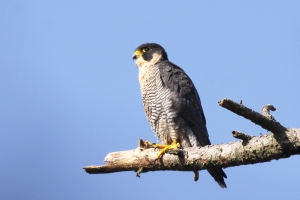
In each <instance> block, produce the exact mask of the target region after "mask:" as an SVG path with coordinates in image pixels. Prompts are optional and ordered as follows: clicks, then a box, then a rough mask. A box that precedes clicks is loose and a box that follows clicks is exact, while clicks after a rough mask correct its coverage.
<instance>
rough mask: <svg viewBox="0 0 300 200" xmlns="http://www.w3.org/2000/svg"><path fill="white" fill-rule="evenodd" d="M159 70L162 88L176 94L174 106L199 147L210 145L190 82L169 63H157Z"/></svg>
mask: <svg viewBox="0 0 300 200" xmlns="http://www.w3.org/2000/svg"><path fill="white" fill-rule="evenodd" d="M159 70H160V76H161V79H162V82H163V84H164V87H167V88H169V89H170V90H171V91H172V92H173V93H175V94H176V98H175V99H174V104H175V105H174V106H176V107H177V109H178V110H179V114H180V115H181V117H182V118H183V119H184V120H185V122H186V124H187V125H188V127H189V128H190V129H191V130H192V132H193V134H194V135H195V136H196V138H197V140H198V141H199V143H200V145H201V146H205V145H210V144H211V143H210V141H209V138H208V132H207V129H206V119H205V116H204V113H203V109H202V106H201V102H200V98H199V95H198V92H197V90H196V88H195V86H194V84H193V82H192V80H191V79H190V78H189V77H188V75H187V74H186V73H185V72H184V71H183V70H182V69H181V68H180V67H178V66H176V65H175V64H173V63H171V62H169V61H164V62H161V63H159Z"/></svg>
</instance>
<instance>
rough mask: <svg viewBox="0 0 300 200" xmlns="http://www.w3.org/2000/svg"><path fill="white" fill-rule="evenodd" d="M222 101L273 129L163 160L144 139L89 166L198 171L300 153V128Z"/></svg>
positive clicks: (102, 169)
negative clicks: (103, 163)
mask: <svg viewBox="0 0 300 200" xmlns="http://www.w3.org/2000/svg"><path fill="white" fill-rule="evenodd" d="M219 105H220V106H222V107H225V108H227V109H229V110H231V111H232V112H234V113H236V114H238V115H241V116H243V117H245V118H246V119H249V120H251V121H252V122H254V123H256V124H258V125H260V126H261V127H263V128H265V129H268V130H271V131H272V132H274V134H273V133H269V134H266V135H261V136H257V137H254V136H249V135H246V134H244V133H241V132H237V131H235V132H234V133H235V135H236V137H237V138H239V139H242V141H237V142H231V143H226V144H218V145H209V146H205V147H201V148H199V147H194V148H184V149H178V150H172V151H168V152H167V153H165V154H164V155H163V156H162V157H161V158H160V159H159V160H156V156H157V154H158V152H159V150H157V149H153V148H148V147H147V146H145V144H147V143H146V142H144V141H143V140H139V147H138V148H137V149H135V150H128V151H120V152H113V153H109V154H108V155H107V156H106V158H105V160H104V161H106V162H108V163H107V164H106V165H103V166H86V167H84V170H85V171H86V172H87V173H90V174H104V173H113V172H122V171H136V172H137V176H138V177H139V176H140V174H141V173H144V172H148V171H159V170H175V171H197V170H203V169H207V168H215V167H218V168H220V167H222V168H223V167H233V166H239V165H247V164H255V163H261V162H268V161H271V160H274V159H281V158H287V157H289V156H291V155H295V154H299V153H300V129H290V128H286V127H283V126H282V125H281V124H280V123H278V122H276V121H273V120H271V119H268V118H266V117H264V116H262V115H261V114H259V113H257V112H255V111H253V110H251V109H249V108H247V107H245V106H243V105H241V104H238V103H235V102H233V101H231V100H229V99H223V100H221V101H220V102H219Z"/></svg>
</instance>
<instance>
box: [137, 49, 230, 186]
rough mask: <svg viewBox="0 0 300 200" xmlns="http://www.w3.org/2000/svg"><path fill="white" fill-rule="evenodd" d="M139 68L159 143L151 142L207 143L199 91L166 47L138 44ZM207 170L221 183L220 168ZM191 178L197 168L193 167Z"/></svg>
mask: <svg viewBox="0 0 300 200" xmlns="http://www.w3.org/2000/svg"><path fill="white" fill-rule="evenodd" d="M132 58H133V60H134V61H135V64H136V66H137V67H138V69H139V74H138V78H139V83H140V90H141V96H142V103H143V106H144V110H145V114H146V117H147V119H148V122H149V123H150V125H151V128H152V129H153V131H154V134H155V135H156V137H157V139H158V140H159V141H160V142H161V144H155V143H153V146H155V147H158V148H160V149H162V150H161V151H160V153H159V154H158V156H157V158H159V157H160V156H162V155H163V154H164V152H165V151H166V150H169V149H178V148H180V147H183V148H184V147H203V146H206V145H210V144H211V143H210V140H209V135H208V132H207V128H206V119H205V116H204V112H203V109H202V105H201V101H200V97H199V95H198V92H197V90H196V88H195V86H194V84H193V82H192V80H191V79H190V77H189V76H188V75H187V74H186V73H185V72H184V71H183V69H181V68H180V67H179V66H177V65H175V64H174V63H172V62H170V61H169V59H168V55H167V52H166V51H165V49H164V48H163V47H162V46H161V45H159V44H156V43H145V44H141V45H139V46H138V47H137V48H136V49H135V50H134V53H133V56H132ZM207 171H208V172H209V173H210V174H211V176H212V177H213V178H214V179H215V181H216V182H217V183H218V184H219V185H220V186H221V187H222V188H227V186H226V184H225V181H224V178H227V176H226V174H225V172H224V171H223V170H222V168H209V169H207ZM194 173H195V177H194V180H195V181H196V180H198V177H199V174H198V173H199V172H198V171H197V170H196V171H194Z"/></svg>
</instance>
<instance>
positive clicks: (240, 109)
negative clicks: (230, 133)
mask: <svg viewBox="0 0 300 200" xmlns="http://www.w3.org/2000/svg"><path fill="white" fill-rule="evenodd" d="M218 103H219V105H220V106H222V107H224V108H226V109H228V110H230V111H232V112H234V113H235V114H237V115H240V116H242V117H244V118H246V119H249V120H251V121H252V122H253V123H255V124H258V125H260V126H261V127H262V128H264V129H267V130H269V131H271V132H273V133H275V134H276V133H282V132H283V131H286V128H285V127H284V126H282V125H281V124H280V123H279V122H276V121H273V120H270V119H268V118H267V117H265V116H263V115H261V114H259V113H258V112H255V111H254V110H252V109H249V108H247V107H245V106H244V105H242V104H238V103H236V102H234V101H232V100H230V99H227V98H225V99H222V100H221V101H219V102H218Z"/></svg>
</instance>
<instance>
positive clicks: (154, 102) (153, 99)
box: [139, 66, 164, 125]
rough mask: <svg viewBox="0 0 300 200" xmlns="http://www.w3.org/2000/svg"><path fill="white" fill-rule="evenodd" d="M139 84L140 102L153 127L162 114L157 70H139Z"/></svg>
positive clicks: (161, 91) (161, 90) (160, 85)
mask: <svg viewBox="0 0 300 200" xmlns="http://www.w3.org/2000/svg"><path fill="white" fill-rule="evenodd" d="M139 82H140V88H141V94H142V101H143V105H144V109H145V112H146V115H147V117H148V120H149V121H150V123H151V124H152V125H153V123H154V121H155V120H156V119H157V118H158V117H159V116H160V114H161V112H162V99H161V94H162V93H163V90H164V88H163V86H162V80H161V78H160V74H159V69H158V68H157V67H155V66H151V67H141V68H139Z"/></svg>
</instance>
